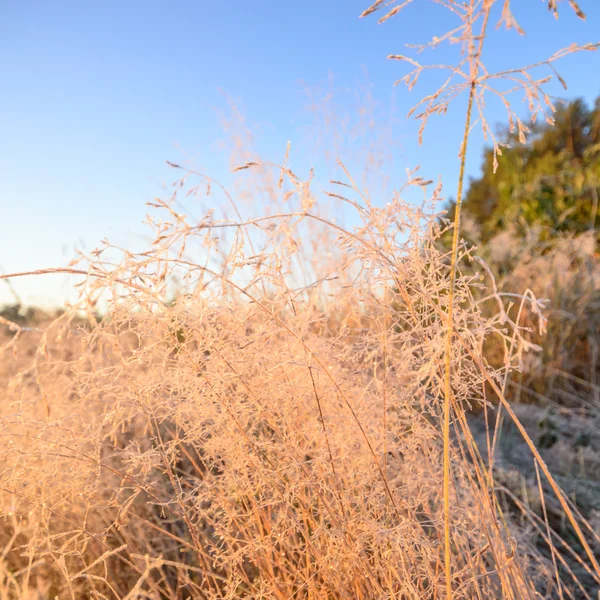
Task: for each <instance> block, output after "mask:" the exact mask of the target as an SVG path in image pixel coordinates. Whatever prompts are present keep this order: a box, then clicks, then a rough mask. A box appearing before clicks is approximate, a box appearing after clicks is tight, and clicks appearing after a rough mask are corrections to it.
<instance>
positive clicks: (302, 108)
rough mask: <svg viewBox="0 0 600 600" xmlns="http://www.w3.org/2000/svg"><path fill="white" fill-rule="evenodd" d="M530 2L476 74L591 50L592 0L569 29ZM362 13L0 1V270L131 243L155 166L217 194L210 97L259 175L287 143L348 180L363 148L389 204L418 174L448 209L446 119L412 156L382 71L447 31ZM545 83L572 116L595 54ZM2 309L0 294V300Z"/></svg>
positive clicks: (42, 283) (25, 286)
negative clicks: (235, 114)
mask: <svg viewBox="0 0 600 600" xmlns="http://www.w3.org/2000/svg"><path fill="white" fill-rule="evenodd" d="M546 4H547V2H545V1H542V0H529V1H523V0H516V1H513V7H514V11H515V15H516V16H517V18H518V19H519V20H520V23H521V25H522V26H523V27H524V28H525V30H526V32H527V34H528V35H527V37H525V38H520V37H519V36H518V35H517V34H516V33H514V32H503V31H498V32H493V34H492V36H491V37H490V39H489V42H488V43H487V45H486V50H485V54H484V55H485V58H486V60H487V62H488V65H489V66H490V68H493V69H496V68H513V67H518V66H522V65H524V64H528V63H531V62H534V61H538V60H542V59H544V58H546V57H547V56H549V55H550V54H552V53H553V52H554V51H556V50H558V49H560V48H562V47H564V46H567V45H568V44H570V43H572V42H579V43H584V42H594V41H600V2H598V0H580V5H581V7H582V9H583V10H584V11H585V12H586V13H587V15H588V21H587V22H582V21H580V20H578V19H577V18H576V17H575V16H574V15H573V13H572V11H571V10H570V8H569V6H568V4H567V2H562V3H560V4H559V6H560V7H561V9H562V16H561V19H560V20H559V21H558V22H556V21H555V20H554V18H553V17H552V16H551V14H550V13H548V11H547V10H546ZM367 6H368V2H364V1H362V0H301V1H300V0H277V1H275V0H255V1H254V2H242V1H241V0H230V1H225V0H217V1H214V2H206V1H201V0H189V1H184V0H170V1H168V2H167V1H166V0H161V1H158V0H102V1H101V2H92V1H91V0H77V1H75V0H71V1H63V0H54V1H52V2H50V1H48V0H43V1H38V2H35V1H32V0H3V1H2V2H0V69H1V81H2V87H1V90H2V93H1V94H0V208H1V213H0V215H1V218H0V268H1V269H2V270H3V271H4V272H14V271H19V270H29V269H34V268H44V267H53V266H60V265H64V264H66V263H67V262H68V261H69V260H70V259H71V258H72V256H73V252H74V249H75V248H76V247H85V248H87V249H88V250H90V249H92V248H94V247H95V246H96V245H97V243H98V242H99V240H100V239H102V238H103V237H105V236H108V237H109V238H110V239H111V240H114V241H116V242H119V243H122V244H127V243H130V242H132V241H133V240H135V239H138V240H139V237H138V238H136V237H135V236H139V235H140V234H142V233H143V232H144V231H145V228H144V226H143V225H141V222H142V221H143V219H144V216H145V213H146V207H145V202H146V201H149V200H152V199H153V198H154V197H155V196H157V195H162V196H165V193H164V185H165V184H167V183H171V182H172V181H173V180H174V179H176V177H177V173H176V172H174V171H172V170H170V169H168V168H167V167H166V166H165V162H164V161H165V160H171V161H173V162H180V163H185V164H188V165H190V166H193V167H195V168H198V169H202V170H203V171H205V172H207V173H209V174H211V175H214V176H215V177H217V178H219V179H221V180H222V182H223V183H225V184H227V183H228V182H229V175H228V168H229V166H230V152H229V151H228V150H227V149H226V148H223V144H222V142H223V140H227V139H228V136H229V135H230V134H229V133H228V132H227V131H224V129H223V122H222V115H227V114H229V113H228V102H227V99H226V98H227V97H232V98H234V99H235V100H236V102H237V103H238V104H239V106H241V107H242V110H243V113H244V115H245V118H246V125H247V126H248V127H249V128H250V129H251V130H252V131H253V136H254V144H255V147H256V148H257V149H258V150H259V151H260V153H261V154H262V156H263V157H264V158H265V159H269V160H273V161H280V160H281V158H282V156H283V154H284V151H285V145H286V142H287V140H291V142H292V155H291V162H290V164H291V165H292V166H297V167H298V170H299V171H301V172H303V173H306V171H307V169H308V167H309V166H310V165H311V164H313V165H314V166H315V167H316V168H317V171H319V168H321V169H322V170H326V169H325V166H324V165H325V161H324V159H323V151H324V150H327V151H329V152H330V153H340V155H341V157H342V158H347V160H348V161H350V162H351V163H352V165H353V166H356V165H358V163H359V161H360V151H361V150H362V149H364V148H365V147H366V146H367V145H368V144H375V145H379V146H383V149H384V150H386V151H388V153H389V159H390V160H388V163H387V167H386V168H385V169H383V171H385V173H386V175H388V176H390V177H391V183H390V184H389V185H390V186H391V188H397V187H399V186H400V185H401V183H402V180H403V178H404V172H405V169H406V168H407V167H414V166H416V165H417V164H421V165H422V174H423V175H425V176H427V177H429V178H432V179H436V178H437V177H438V176H442V177H443V180H444V182H445V186H446V189H447V191H446V194H447V195H452V190H453V189H454V188H455V184H456V178H457V161H456V155H457V149H458V143H459V142H458V140H459V138H460V131H461V129H462V120H461V117H460V111H456V112H450V113H449V114H448V115H447V116H446V117H445V118H438V119H436V120H435V121H432V123H431V126H430V128H429V130H428V131H427V132H426V135H425V139H424V145H423V147H418V145H417V142H416V130H417V125H416V124H414V122H408V121H406V120H405V118H404V115H406V113H407V112H408V110H409V108H410V107H411V106H412V104H413V103H414V101H415V100H416V99H418V97H419V96H418V94H419V92H420V88H419V87H418V86H417V88H415V90H414V91H413V92H412V93H408V91H407V90H406V89H405V88H404V87H400V86H399V87H397V88H395V89H394V88H393V83H394V81H395V80H397V79H398V78H399V77H401V76H402V75H403V74H405V73H406V68H405V67H404V66H402V65H401V64H400V63H398V62H394V61H388V60H387V59H386V56H387V55H388V54H390V53H406V49H405V44H406V43H418V42H423V41H426V40H427V39H428V37H430V36H431V35H435V34H440V33H443V32H444V31H446V30H447V29H448V27H449V26H451V25H452V21H451V20H449V19H448V18H447V17H446V16H445V13H444V12H441V11H440V10H439V9H438V8H437V7H436V5H435V4H434V3H433V2H432V1H431V0H416V1H415V2H414V4H413V5H411V6H410V7H409V8H407V9H406V11H403V12H402V13H401V14H400V15H399V16H397V17H395V18H394V19H391V20H390V21H388V22H387V23H385V24H383V25H378V24H377V18H376V16H374V15H373V16H371V17H368V18H366V19H359V18H358V16H359V14H360V13H361V12H362V10H363V9H365V8H366V7H367ZM441 60H442V61H445V60H447V57H446V56H444V53H443V52H442V59H441ZM558 67H559V70H560V71H561V74H562V75H563V76H564V77H565V79H566V80H567V82H568V83H569V90H568V92H566V93H565V92H562V91H561V90H560V89H559V88H558V87H557V86H554V87H552V86H551V87H550V90H551V91H552V92H554V93H557V94H560V95H562V96H564V97H568V98H572V97H576V96H581V97H584V98H585V99H586V100H587V101H588V102H591V101H592V100H593V99H594V98H595V97H596V96H597V95H598V94H600V52H595V53H586V54H584V55H579V56H577V57H570V58H567V59H565V60H563V61H562V62H561V63H559V64H558ZM425 89H426V88H425ZM331 91H333V93H334V95H333V100H332V101H331V102H330V103H329V109H328V110H330V111H333V112H335V113H336V115H337V117H336V119H334V120H333V122H331V123H330V124H329V125H327V124H326V118H325V117H324V112H323V111H322V110H321V112H319V111H317V112H316V113H315V112H314V111H313V110H310V106H311V103H312V104H315V103H316V104H318V105H319V106H321V107H323V106H324V105H325V104H326V103H325V102H324V99H325V98H326V96H327V94H328V93H329V92H331ZM365 105H367V106H371V107H373V111H372V112H373V114H374V116H375V119H376V126H375V128H374V129H371V130H368V131H367V132H366V133H364V134H362V135H359V133H360V132H359V133H357V130H356V128H354V129H353V128H352V126H353V125H357V124H359V123H360V121H361V114H362V113H361V112H360V107H361V106H365ZM489 111H490V112H489V114H488V117H489V120H490V121H491V122H492V123H501V122H504V114H503V112H502V110H501V109H500V107H498V106H494V105H490V109H489ZM520 112H521V114H525V112H524V111H522V110H521V111H520ZM336 132H337V133H336ZM386 135H387V137H386ZM388 139H389V142H390V143H388V141H387V140H388ZM473 142H474V144H473V146H472V147H471V151H470V155H469V161H468V172H469V174H471V175H476V174H477V171H478V168H479V164H480V158H481V149H482V147H483V140H482V138H481V136H480V135H479V134H475V135H474V138H473ZM345 152H347V153H348V156H345ZM327 174H328V173H326V174H325V175H327ZM372 175H374V176H376V175H377V174H372ZM323 179H326V177H324V178H323ZM381 201H382V202H384V201H386V198H385V197H382V198H381ZM68 281H69V280H66V279H65V278H63V277H58V276H52V275H47V276H43V277H33V278H32V277H30V278H26V279H19V280H16V279H15V280H14V281H13V285H14V286H15V288H16V290H17V291H18V293H19V294H20V295H21V296H22V297H23V299H24V300H25V301H26V302H38V303H40V302H51V301H60V299H61V298H62V297H64V295H65V294H66V293H67V292H68V289H69V284H68ZM70 281H71V282H72V280H70ZM10 300H11V295H10V293H9V291H8V288H7V287H6V286H4V285H2V283H1V282H0V302H3V301H10Z"/></svg>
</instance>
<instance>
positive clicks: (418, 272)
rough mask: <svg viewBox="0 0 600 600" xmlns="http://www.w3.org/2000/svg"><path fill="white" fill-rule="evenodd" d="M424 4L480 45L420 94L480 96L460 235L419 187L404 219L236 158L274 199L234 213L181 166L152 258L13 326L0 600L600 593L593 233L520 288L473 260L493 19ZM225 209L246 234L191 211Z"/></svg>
mask: <svg viewBox="0 0 600 600" xmlns="http://www.w3.org/2000/svg"><path fill="white" fill-rule="evenodd" d="M440 3H441V4H442V5H444V6H446V7H448V8H450V9H451V10H453V11H458V12H459V13H460V14H461V15H462V16H461V19H462V21H461V22H462V29H461V30H460V31H459V32H458V33H457V32H454V34H453V35H455V36H460V39H461V40H462V42H464V44H465V46H466V48H467V50H468V52H467V54H466V55H465V59H464V62H463V63H461V64H460V65H457V66H456V67H455V68H454V71H452V72H453V73H454V75H457V74H458V76H459V79H460V74H461V73H463V74H466V75H467V76H466V79H465V80H461V81H459V82H458V83H456V84H452V85H450V84H444V85H443V86H442V88H440V92H439V93H438V94H437V95H434V96H433V97H428V98H425V99H424V101H423V110H424V113H423V114H424V117H422V118H424V119H425V120H424V123H425V121H426V120H427V118H429V117H431V116H434V115H435V114H436V113H440V112H444V107H445V106H447V102H449V101H450V100H451V98H452V97H453V95H454V94H455V93H459V92H464V93H465V94H466V95H467V97H468V108H467V114H466V115H465V117H466V122H465V137H464V139H463V141H462V147H461V159H460V164H459V167H460V171H461V178H460V185H459V190H458V194H457V205H458V210H456V211H455V219H454V221H453V222H450V221H447V220H445V219H444V218H443V207H442V205H441V200H440V189H439V188H435V189H433V188H434V186H433V185H432V184H431V182H428V181H425V180H424V179H422V178H421V177H419V176H418V175H417V173H416V172H414V173H409V175H408V181H407V183H406V186H407V187H416V188H417V189H419V190H421V191H422V192H423V196H424V198H425V200H424V201H423V203H422V205H420V206H417V205H415V204H414V203H408V202H405V201H404V200H403V199H402V197H403V192H404V191H406V190H405V189H404V190H402V191H401V192H399V193H397V194H395V195H394V196H393V197H391V198H389V201H387V202H386V203H384V204H381V203H380V202H374V201H373V200H372V199H371V198H370V196H369V194H368V192H367V191H366V190H364V189H362V188H361V187H360V186H358V185H357V184H356V183H355V180H354V179H353V177H352V174H351V173H350V172H349V171H347V170H346V169H345V167H344V166H343V163H341V162H340V166H341V167H342V170H343V172H344V173H345V179H344V180H343V181H335V182H331V184H330V186H329V188H328V189H327V190H326V191H325V192H324V193H321V192H319V191H317V190H315V189H314V187H315V186H314V185H313V174H312V172H311V173H310V174H307V175H306V176H304V177H300V176H298V175H297V174H296V173H295V172H294V171H293V170H292V167H290V166H289V165H288V162H289V157H288V153H286V155H285V159H284V160H283V161H282V164H279V165H274V164H269V163H263V162H258V161H257V162H248V163H245V164H242V165H240V166H239V167H238V168H237V169H234V172H235V173H236V175H237V176H239V177H240V178H242V179H241V180H242V181H247V178H248V177H251V176H252V175H253V174H255V175H256V176H257V177H259V178H263V179H262V180H264V181H268V182H272V183H270V184H269V185H270V188H269V193H270V194H269V195H270V197H271V198H273V201H272V203H271V204H269V205H268V206H265V210H264V215H263V216H262V217H259V218H253V219H250V220H243V219H242V218H241V217H240V213H239V212H238V207H237V205H236V202H235V199H234V197H233V196H231V195H229V194H228V193H227V191H226V190H224V189H222V188H220V187H219V185H218V184H217V183H216V182H214V181H212V180H210V179H208V178H207V177H204V176H202V175H200V174H198V173H194V172H192V171H189V170H187V169H184V168H182V167H180V166H178V165H172V166H173V168H174V169H175V170H177V171H179V172H181V173H182V178H181V179H180V180H179V181H178V182H177V183H176V184H175V186H174V194H173V196H172V197H171V198H170V199H169V200H168V201H167V200H159V199H157V200H155V201H154V202H153V203H152V204H151V209H152V211H153V213H152V214H153V217H152V219H151V220H150V225H149V227H150V228H151V234H152V236H153V238H154V241H153V242H152V243H151V244H149V245H148V247H147V248H146V250H145V251H143V252H139V253H131V252H128V251H127V250H123V249H120V248H117V247H114V246H111V245H110V244H109V243H106V244H105V245H104V246H101V247H100V248H99V249H98V250H97V251H95V252H92V253H90V255H89V256H85V257H82V259H81V261H79V263H74V264H72V265H71V266H70V267H68V268H67V269H62V270H61V269H57V271H60V272H71V273H74V274H79V275H81V276H82V278H81V281H82V283H81V286H80V288H79V290H80V301H79V302H78V303H77V304H76V305H74V306H72V307H66V308H64V309H63V310H61V311H60V312H58V313H57V314H56V315H48V314H44V313H38V314H33V313H30V314H29V315H28V316H27V318H23V317H22V315H21V316H20V315H19V314H18V312H17V311H15V310H13V311H12V312H11V311H10V309H6V310H5V312H4V313H3V315H4V316H3V317H2V319H1V320H0V388H1V389H2V393H3V402H2V403H1V405H0V518H1V522H2V528H1V529H0V600H5V599H6V600H9V599H10V600H13V599H14V600H25V599H27V600H30V599H34V598H37V599H40V600H41V599H53V598H61V599H62V598H70V599H74V600H75V599H80V598H81V599H83V598H90V599H92V598H94V599H96V598H98V599H99V598H102V599H105V598H106V599H119V600H121V599H127V600H134V599H140V600H141V599H151V600H166V599H168V600H184V599H194V600H200V599H217V598H223V599H225V598H230V599H232V600H233V599H239V598H253V599H259V598H260V599H267V598H268V599H281V600H288V599H292V598H298V599H300V598H306V599H311V600H320V599H323V600H325V599H328V600H329V599H340V600H342V599H349V598H352V599H362V600H370V599H392V598H393V599H404V598H407V599H408V598H411V599H412V598H414V599H428V600H429V599H432V600H433V599H435V598H439V599H441V598H447V599H450V598H454V599H475V598H478V599H481V600H483V599H496V598H508V599H515V600H521V599H525V598H527V599H534V598H560V599H563V598H586V599H590V600H591V599H594V598H598V597H600V596H599V595H600V565H599V561H600V434H599V431H600V430H599V424H600V423H599V420H600V402H599V399H598V392H599V390H600V387H599V386H598V382H597V381H596V371H597V369H596V362H595V358H594V357H595V356H596V354H595V352H596V350H595V349H596V348H597V347H598V346H597V342H598V340H599V339H600V338H599V337H598V333H599V332H598V326H597V325H596V322H595V320H594V318H595V316H596V315H598V310H597V309H596V310H595V309H594V307H595V306H596V305H595V304H594V302H596V298H597V295H598V290H599V289H600V287H599V284H600V268H599V265H598V261H597V251H596V246H595V243H596V242H595V240H596V236H595V232H591V233H586V234H583V235H580V236H573V237H571V238H568V239H566V238H565V240H563V241H561V242H560V243H557V245H556V247H555V248H553V249H551V250H550V251H548V250H547V249H546V250H545V251H544V252H543V253H542V252H536V249H535V248H532V247H528V248H527V250H526V251H525V250H523V254H522V255H520V259H519V260H520V262H518V261H517V262H518V265H517V267H516V268H514V269H513V271H512V275H511V277H510V279H509V280H506V279H505V278H503V277H502V276H501V275H500V274H498V273H495V272H494V268H493V262H492V261H491V259H490V254H489V253H490V252H491V253H493V252H494V246H493V244H492V243H491V244H490V246H489V247H486V248H481V249H478V248H475V247H473V246H471V245H469V244H467V243H464V242H462V241H461V230H460V201H461V195H462V186H463V179H464V157H465V155H466V152H467V145H468V137H469V132H470V131H471V127H472V125H473V122H474V121H475V120H476V118H477V114H478V111H483V109H484V104H483V93H484V92H485V91H486V89H487V86H489V85H490V81H491V79H490V77H491V76H489V75H488V74H487V72H486V71H485V69H484V68H483V66H482V63H481V50H482V44H483V41H484V40H485V35H486V33H487V25H488V20H489V17H490V11H491V10H492V7H493V5H494V4H495V2H490V1H484V2H478V1H475V0H472V1H471V2H466V3H464V5H461V7H458V5H456V4H455V3H454V2H452V1H451V0H441V1H440ZM501 4H503V6H504V11H503V12H502V15H503V19H504V20H505V22H506V24H510V23H509V20H510V18H511V17H510V10H509V4H510V2H505V3H501ZM570 4H571V6H572V7H574V8H576V5H575V3H574V2H571V3H570ZM400 6H401V5H397V7H396V8H398V7H400ZM550 6H551V7H553V6H554V3H553V2H550ZM388 8H389V7H388ZM379 9H383V3H382V2H381V1H380V0H378V1H377V2H376V3H375V4H374V5H373V6H372V7H371V8H370V9H368V10H367V11H365V16H368V15H369V14H371V13H374V12H377V11H378V10H379ZM394 10H395V9H392V14H388V15H385V16H384V18H389V17H390V16H393V15H394V14H395V12H394ZM396 12H397V10H396ZM382 14H384V13H382ZM575 50H577V49H576V48H571V50H570V51H575ZM396 58H402V57H396ZM411 60H412V59H411ZM411 64H412V66H413V67H415V69H416V75H415V74H414V73H413V76H418V75H419V74H420V72H421V70H422V68H423V67H422V66H420V65H418V64H416V63H415V62H414V61H413V62H412V63H411ZM526 74H527V71H526V70H519V71H517V72H516V75H515V74H511V77H513V75H514V76H515V77H521V76H522V80H521V79H520V80H519V81H521V85H522V86H523V87H522V90H525V92H526V94H529V95H531V96H532V97H533V102H534V105H535V107H536V108H537V109H538V110H541V111H547V112H548V113H549V114H550V113H551V105H549V104H548V102H549V100H548V99H546V98H545V97H544V96H543V93H542V91H541V90H542V88H541V85H542V84H541V83H540V82H537V81H534V80H530V79H528V78H527V76H526ZM408 83H410V84H412V80H411V79H409V80H408ZM510 114H511V115H513V116H514V113H510ZM479 119H480V122H482V123H483V125H484V127H487V125H486V124H485V120H484V119H483V112H480V114H479ZM522 126H523V124H522V123H521V121H518V120H517V127H519V128H521V127H522ZM243 178H246V179H243ZM216 193H218V194H220V195H221V196H220V197H221V198H222V201H223V202H224V203H227V205H228V208H229V210H230V212H231V209H233V212H234V214H237V218H233V219H232V218H225V217H223V218H221V217H220V216H218V215H215V214H212V213H208V214H207V215H206V216H205V217H204V218H202V219H199V220H194V221H193V222H192V219H191V218H190V217H189V216H188V215H187V214H185V213H184V212H183V211H182V210H181V208H180V207H181V204H180V202H179V200H180V199H182V198H184V197H186V194H198V195H200V194H202V195H203V194H216ZM325 202H336V203H339V205H340V206H342V205H343V206H344V207H345V209H346V210H351V211H352V212H353V214H354V219H355V221H356V222H358V223H360V225H359V226H357V227H355V228H352V229H344V228H343V227H341V226H340V225H339V224H338V223H337V222H336V221H335V220H333V219H329V218H327V216H326V213H325V211H323V210H321V206H322V205H324V204H325ZM449 238H450V239H451V240H452V241H451V243H448V242H447V240H448V239H449ZM506 243H507V242H506V239H504V240H502V239H501V240H496V244H500V245H502V244H506ZM509 243H511V244H512V243H514V244H517V243H518V242H517V241H514V240H511V241H509ZM582 265H583V266H585V268H583V266H582ZM18 276H40V277H41V276H44V277H46V276H48V277H50V276H52V273H51V272H48V271H46V272H42V271H40V272H37V273H31V274H11V275H10V276H9V277H8V278H10V279H15V278H16V277H18ZM540 298H549V299H550V304H548V303H546V302H544V301H543V300H541V299H540ZM586 311H587V312H586ZM590 361H592V362H593V364H591V365H590V364H588V363H590Z"/></svg>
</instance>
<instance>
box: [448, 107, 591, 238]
mask: <svg viewBox="0 0 600 600" xmlns="http://www.w3.org/2000/svg"><path fill="white" fill-rule="evenodd" d="M554 118H555V124H554V126H551V125H549V124H548V123H546V122H545V121H544V122H542V123H540V122H539V121H537V122H532V123H530V124H529V128H530V129H531V133H530V134H529V139H528V141H527V143H525V144H521V143H519V139H518V134H517V133H516V132H513V133H511V132H509V131H508V130H505V131H504V132H503V134H502V135H501V138H502V140H503V141H504V142H506V143H507V144H509V145H510V147H509V148H505V149H503V151H502V155H501V156H499V157H498V162H499V168H498V170H497V171H496V173H494V168H493V165H494V152H493V149H492V148H487V149H486V150H485V151H484V157H483V164H482V172H481V176H480V177H479V178H477V179H471V181H470V184H469V188H468V191H467V194H466V196H465V200H464V203H463V214H464V215H465V216H469V217H471V219H473V220H474V221H475V223H476V224H477V225H478V228H477V229H478V231H479V240H478V241H480V242H483V243H485V242H486V241H488V240H489V239H490V238H491V237H493V236H494V235H496V234H497V233H498V232H499V231H501V230H504V229H507V228H508V227H509V226H513V227H514V226H516V227H517V228H520V229H521V231H523V230H524V229H525V228H526V227H533V226H538V227H540V228H541V232H540V237H541V238H542V239H548V238H552V237H554V236H555V235H556V234H557V233H559V232H565V231H568V232H572V233H579V232H582V231H585V230H587V229H591V228H595V227H596V224H597V218H598V214H597V213H598V196H599V194H600V97H599V98H598V99H597V100H596V102H595V106H594V108H593V109H589V108H588V107H587V106H586V104H585V102H584V101H583V100H581V99H578V100H575V101H573V102H571V103H569V104H563V105H561V106H560V107H559V108H558V110H557V112H556V114H555V115H554ZM453 212H454V206H453V205H452V204H451V206H450V213H451V214H450V216H453Z"/></svg>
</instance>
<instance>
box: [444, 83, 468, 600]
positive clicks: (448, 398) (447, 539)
mask: <svg viewBox="0 0 600 600" xmlns="http://www.w3.org/2000/svg"><path fill="white" fill-rule="evenodd" d="M474 98H475V82H473V83H472V85H471V91H470V93H469V104H468V107H467V118H466V120H465V132H464V136H463V141H462V148H461V159H460V173H459V178H458V192H457V195H456V212H455V216H454V234H453V237H452V262H451V265H450V295H449V298H448V323H450V324H451V323H452V322H453V317H454V311H453V303H454V287H455V283H456V263H457V256H458V234H459V229H460V207H461V203H462V195H463V185H464V177H465V158H466V155H467V140H468V138H469V130H470V129H471V115H472V114H473V100H474ZM453 331H454V330H453V327H452V326H450V327H448V332H447V333H446V350H445V356H444V363H445V373H444V424H443V427H444V560H445V568H446V597H447V598H452V579H451V577H452V569H451V555H452V553H451V536H450V405H451V403H452V389H451V385H450V383H451V377H452V334H453Z"/></svg>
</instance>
